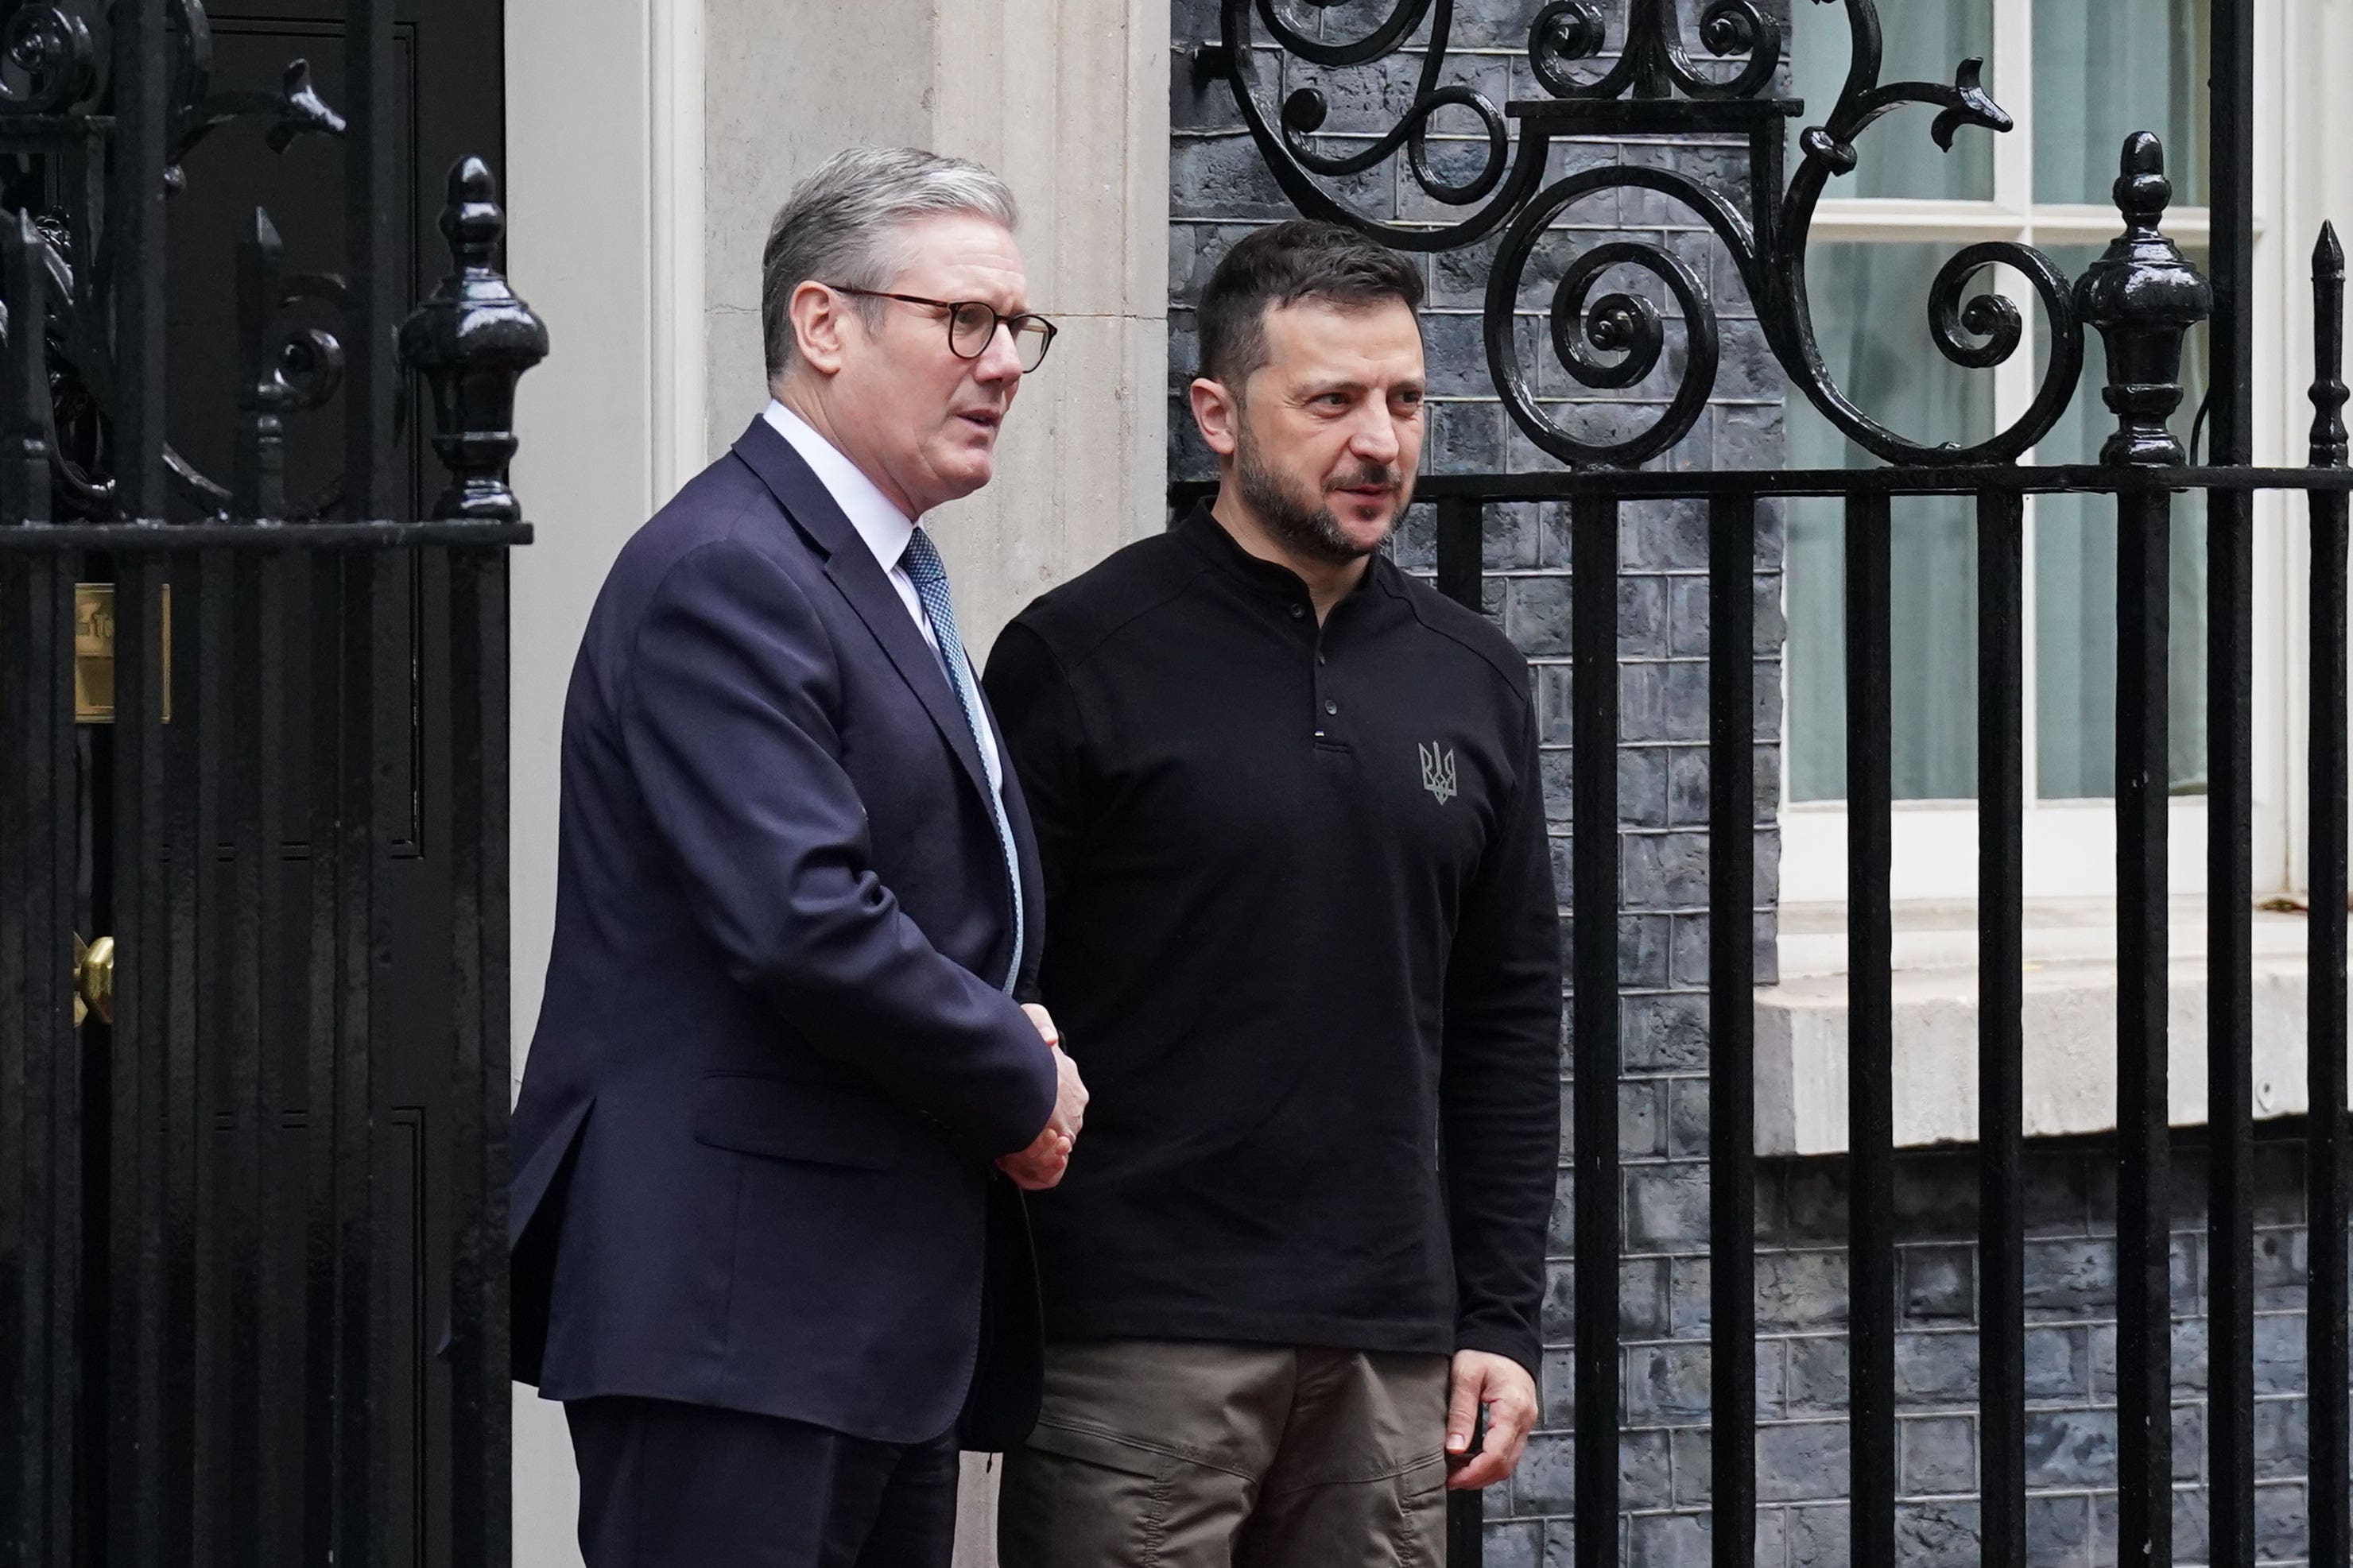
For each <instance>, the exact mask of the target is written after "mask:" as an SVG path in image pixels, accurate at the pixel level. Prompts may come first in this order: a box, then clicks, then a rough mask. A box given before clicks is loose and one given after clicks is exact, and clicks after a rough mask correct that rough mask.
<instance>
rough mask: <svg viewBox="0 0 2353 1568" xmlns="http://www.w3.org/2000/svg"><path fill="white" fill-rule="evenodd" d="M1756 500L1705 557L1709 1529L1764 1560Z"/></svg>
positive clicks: (1745, 1558)
mask: <svg viewBox="0 0 2353 1568" xmlns="http://www.w3.org/2000/svg"><path fill="white" fill-rule="evenodd" d="M1756 572H1757V498H1756V497H1754V496H1750V495H1725V496H1719V497H1717V498H1715V500H1714V501H1713V502H1712V503H1711V505H1710V507H1709V511H1708V559H1707V639H1708V640H1707V698H1708V725H1707V740H1708V746H1707V864H1708V889H1707V953H1708V961H1707V1016H1708V1047H1707V1160H1708V1189H1707V1190H1708V1222H1707V1226H1708V1260H1709V1261H1708V1298H1709V1299H1708V1338H1709V1349H1708V1360H1709V1363H1710V1388H1711V1390H1712V1397H1711V1399H1710V1401H1709V1412H1710V1416H1709V1426H1710V1430H1711V1434H1712V1436H1711V1439H1710V1441H1711V1443H1712V1445H1713V1447H1712V1449H1711V1452H1710V1455H1709V1468H1710V1475H1711V1484H1710V1488H1709V1509H1710V1511H1711V1513H1712V1514H1713V1517H1714V1524H1713V1534H1712V1537H1711V1541H1710V1552H1711V1559H1712V1561H1713V1563H1715V1568H1753V1565H1754V1564H1755V1563H1756V1560H1757V1249H1756V1230H1757V1192H1756V1185H1757V1180H1756V1178H1757V1079H1756V1074H1757V1052H1756V1046H1757V1011H1756V1009H1757V999H1756V985H1757V650H1756V638H1757V575H1756Z"/></svg>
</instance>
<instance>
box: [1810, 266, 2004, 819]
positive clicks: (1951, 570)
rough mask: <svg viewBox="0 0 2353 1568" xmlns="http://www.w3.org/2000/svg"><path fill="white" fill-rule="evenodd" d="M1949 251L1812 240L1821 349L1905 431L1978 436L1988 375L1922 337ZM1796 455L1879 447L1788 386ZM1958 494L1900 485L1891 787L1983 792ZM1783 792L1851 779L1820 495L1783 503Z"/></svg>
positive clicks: (1856, 464) (1819, 456) (1971, 545)
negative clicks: (1859, 443) (1931, 292)
mask: <svg viewBox="0 0 2353 1568" xmlns="http://www.w3.org/2000/svg"><path fill="white" fill-rule="evenodd" d="M1951 254H1952V248H1951V247H1949V246H1938V245H1832V244H1817V245H1815V246H1814V247H1812V249H1811V250H1810V253H1809V254H1808V257H1807V267H1806V278H1807V286H1808V289H1809V290H1810V293H1811V296H1812V298H1813V300H1814V301H1815V305H1814V324H1815V329H1816V332H1817V336H1818V338H1819V340H1820V347H1821V352H1822V359H1823V363H1825V364H1826V365H1828V366H1829V368H1830V372H1831V376H1832V377H1833V378H1834V379H1835V380H1836V381H1837V382H1838V384H1840V385H1841V386H1842V387H1843V388H1845V390H1846V393H1847V395H1848V396H1849V397H1851V398H1852V399H1853V401H1854V402H1855V403H1856V404H1857V405H1860V406H1861V407H1862V409H1863V410H1864V411H1865V412H1867V413H1869V414H1870V415H1871V416H1873V417H1874V418H1876V419H1878V420H1879V421H1880V422H1881V423H1882V424H1884V425H1887V426H1891V427H1893V428H1894V429H1895V430H1897V431H1898V432H1900V433H1901V434H1903V435H1905V436H1906V437H1910V438H1912V439H1914V440H1926V441H1954V442H1969V441H1979V440H1983V439H1984V438H1985V437H1987V436H1989V435H1990V434H1991V433H1992V427H1993V376H1992V374H1990V373H1989V372H1985V371H1965V370H1962V369H1960V368H1959V367H1958V366H1956V365H1954V364H1952V363H1949V362H1947V360H1946V359H1945V358H1944V356H1943V355H1941V354H1939V353H1937V352H1936V347H1935V345H1934V344H1933V343H1931V342H1929V341H1928V335H1927V333H1928V326H1927V300H1928V289H1929V285H1930V284H1931V282H1932V281H1933V280H1934V279H1935V278H1936V269H1937V268H1939V267H1941V266H1943V265H1944V263H1945V260H1946V258H1947V257H1949V256H1950V255H1951ZM1788 462H1789V465H1790V466H1791V467H1793V468H1869V467H1873V466H1874V463H1875V459H1873V458H1871V457H1869V456H1868V455H1867V454H1866V453H1864V452H1863V451H1862V449H1861V448H1860V447H1855V446H1853V445H1852V443H1851V442H1849V441H1848V440H1847V439H1846V438H1845V437H1843V436H1841V434H1840V433H1839V432H1838V430H1837V429H1836V428H1835V427H1834V426H1831V424H1830V423H1829V421H1827V420H1825V419H1824V418H1822V416H1820V414H1818V413H1816V412H1815V411H1814V408H1813V406H1812V405H1811V404H1810V403H1808V402H1807V401H1806V400H1805V397H1804V395H1803V394H1801V393H1796V392H1793V393H1791V395H1790V397H1789V424H1788ZM1973 516H1974V514H1973V510H1972V509H1971V507H1970V506H1969V504H1968V502H1967V501H1966V500H1957V499H1947V498H1944V497H1923V498H1918V499H1911V500H1900V501H1898V502H1897V503H1896V504H1895V506H1894V517H1893V522H1894V540H1893V542H1892V544H1891V547H1890V549H1891V554H1892V571H1893V576H1894V605H1892V607H1891V615H1892V619H1893V622H1894V627H1895V639H1894V664H1893V667H1892V668H1891V670H1890V678H1891V679H1892V681H1893V684H1894V735H1893V736H1892V745H1893V761H1894V785H1895V795H1896V798H1898V799H1900V800H1956V799H1966V798H1968V797H1970V796H1972V795H1975V794H1976V793H1977V708H1976V702H1977V697H1976V692H1977V659H1976V655H1975V652H1974V650H1975V647H1976V636H1975V626H1976V616H1977V574H1976V567H1975V561H1976V546H1975V539H1976V531H1975V522H1974V521H1973ZM1788 526H1789V549H1788V583H1787V586H1786V589H1785V592H1786V595H1787V599H1788V618H1789V637H1788V712H1789V794H1790V798H1792V799H1793V800H1838V799H1842V798H1843V797H1844V796H1845V795H1846V675H1845V659H1846V651H1845V631H1844V627H1845V620H1846V616H1845V607H1844V597H1845V579H1844V575H1843V574H1844V570H1845V560H1846V542H1845V532H1846V527H1845V512H1844V509H1843V507H1842V506H1841V503H1840V502H1838V501H1835V500H1793V501H1791V502H1790V504H1789V510H1788Z"/></svg>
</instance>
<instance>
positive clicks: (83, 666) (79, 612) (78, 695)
mask: <svg viewBox="0 0 2353 1568" xmlns="http://www.w3.org/2000/svg"><path fill="white" fill-rule="evenodd" d="M163 590H164V592H163V600H164V624H163V626H162V627H161V628H160V630H161V632H162V636H161V637H159V638H158V639H157V643H156V646H157V648H158V650H159V651H160V653H161V655H162V658H161V663H162V666H163V668H162V669H161V671H160V673H161V674H162V676H163V691H164V714H163V718H164V723H166V724H168V723H170V722H171V721H172V585H171V584H169V583H166V584H163ZM74 722H75V723H77V724H111V723H113V722H114V584H111V583H77V584H74Z"/></svg>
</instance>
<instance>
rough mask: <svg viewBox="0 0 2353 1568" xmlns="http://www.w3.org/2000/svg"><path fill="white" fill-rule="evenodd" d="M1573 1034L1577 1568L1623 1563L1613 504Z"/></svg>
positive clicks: (1583, 694) (1580, 544)
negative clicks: (1620, 1560) (1620, 1514)
mask: <svg viewBox="0 0 2353 1568" xmlns="http://www.w3.org/2000/svg"><path fill="white" fill-rule="evenodd" d="M1569 530H1570V540H1569V575H1570V617H1571V625H1570V628H1569V635H1570V643H1571V648H1572V653H1571V658H1572V661H1573V662H1572V669H1573V679H1574V681H1575V685H1574V688H1573V690H1574V694H1575V700H1576V712H1575V714H1574V716H1573V718H1572V721H1571V729H1570V741H1569V743H1570V759H1569V768H1570V775H1571V776H1570V781H1569V787H1570V792H1571V794H1572V795H1574V797H1575V799H1574V803H1573V805H1572V807H1571V812H1572V820H1571V828H1570V830H1571V832H1572V833H1573V835H1574V836H1575V837H1574V839H1573V845H1572V848H1571V861H1572V869H1571V872H1570V884H1571V885H1570V892H1569V901H1570V905H1571V936H1570V969H1571V985H1572V988H1573V989H1572V992H1571V995H1570V1001H1569V1034H1570V1045H1571V1050H1572V1053H1573V1056H1574V1058H1575V1064H1576V1066H1575V1074H1576V1084H1575V1098H1574V1104H1575V1108H1576V1109H1575V1122H1576V1125H1575V1131H1574V1132H1573V1133H1572V1139H1573V1141H1574V1142H1575V1145H1576V1149H1575V1158H1576V1173H1577V1174H1576V1198H1575V1204H1576V1210H1577V1218H1576V1225H1577V1329H1576V1332H1577V1458H1576V1468H1577V1478H1576V1481H1577V1501H1576V1515H1575V1527H1574V1528H1575V1532H1576V1536H1575V1538H1576V1553H1577V1568H1616V1564H1617V1563H1618V1496H1619V1492H1618V1428H1619V1415H1620V1405H1621V1404H1622V1392H1623V1391H1622V1387H1621V1384H1620V1367H1619V1352H1618V1341H1619V1305H1618V1260H1619V1257H1620V1252H1621V1250H1622V1247H1621V1242H1622V1239H1623V1235H1622V1232H1621V1230H1620V1199H1619V1185H1618V1079H1619V1073H1620V1058H1619V1017H1618V904H1619V887H1618V881H1619V875H1620V873H1619V852H1620V851H1619V843H1618V502H1617V501H1616V500H1611V499H1609V498H1606V497H1601V496H1592V495H1580V496H1578V497H1577V500H1575V501H1574V502H1573V503H1571V506H1570V510H1569Z"/></svg>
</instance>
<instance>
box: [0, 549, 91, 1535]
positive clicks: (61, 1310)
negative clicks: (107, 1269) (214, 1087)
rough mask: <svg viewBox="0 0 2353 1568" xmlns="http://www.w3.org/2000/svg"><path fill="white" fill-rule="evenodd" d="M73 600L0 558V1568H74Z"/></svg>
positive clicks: (65, 563)
mask: <svg viewBox="0 0 2353 1568" xmlns="http://www.w3.org/2000/svg"><path fill="white" fill-rule="evenodd" d="M72 584H73V566H72V562H71V560H70V559H69V558H58V559H48V558H43V557H38V556H35V557H26V558H7V557H0V1562H8V1563H18V1564H23V1565H24V1568H69V1564H70V1563H72V1561H73V1559H72V1555H71V1553H72V1541H73V1510H74V1492H75V1487H76V1484H77V1474H76V1464H77V1454H76V1450H75V1446H74V1444H73V1443H72V1442H70V1441H68V1442H65V1443H58V1442H55V1441H52V1438H51V1435H52V1434H54V1433H57V1432H60V1431H63V1432H68V1433H70V1432H71V1431H72V1429H73V1425H74V1416H75V1412H76V1409H77V1399H76V1395H77V1394H78V1389H77V1387H76V1381H77V1375H78V1373H77V1363H76V1358H75V1354H74V1337H75V1331H76V1319H77V1316H78V1314H79V1305H80V1268H79V1258H80V1253H81V1241H80V1226H81V1187H80V1180H79V1177H80V1164H79V1160H78V1159H75V1158H67V1157H61V1156H65V1155H69V1154H70V1153H71V1152H72V1151H73V1149H74V1143H73V1130H74V1129H75V1128H76V1127H77V1126H79V1121H80V1115H79V1112H80V1094H81V1077H80V1075H81V1059H80V1057H79V1053H78V1052H77V1051H76V1050H75V1048H74V1035H73V1033H72V1029H73V1018H72V1013H71V995H70V992H69V985H68V977H69V973H70V971H71V968H72V958H73V955H72V952H71V949H70V945H69V944H70V941H71V937H70V931H71V929H72V921H73V903H74V898H73V893H74V874H73V873H74V855H73V849H74V846H73V843H72V840H71V837H69V835H67V834H64V833H61V832H59V831H58V827H57V825H58V822H59V821H60V820H64V819H67V818H68V817H69V814H70V811H71V805H72V802H73V799H74V771H73V752H72V746H71V742H72V738H73V695H72V668H71V663H70V660H69V657H68V656H67V654H66V650H67V649H69V647H71V636H72V627H73V599H72Z"/></svg>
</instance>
